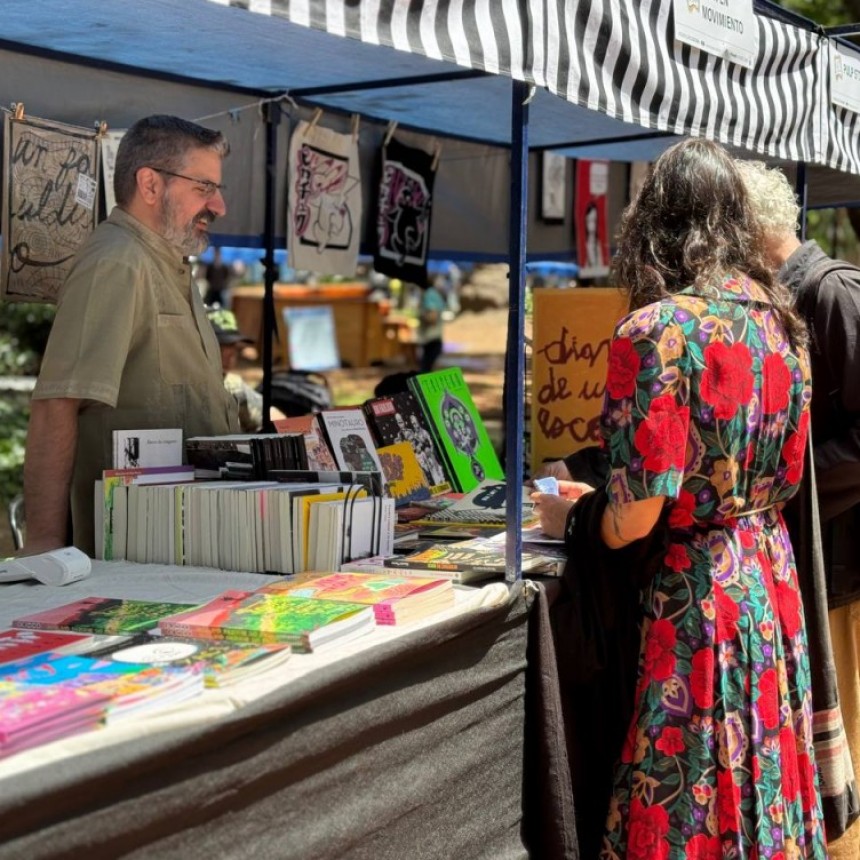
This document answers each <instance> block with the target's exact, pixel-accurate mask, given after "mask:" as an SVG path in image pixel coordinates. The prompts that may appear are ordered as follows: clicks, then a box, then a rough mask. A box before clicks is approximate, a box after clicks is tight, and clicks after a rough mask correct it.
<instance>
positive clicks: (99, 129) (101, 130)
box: [93, 119, 108, 137]
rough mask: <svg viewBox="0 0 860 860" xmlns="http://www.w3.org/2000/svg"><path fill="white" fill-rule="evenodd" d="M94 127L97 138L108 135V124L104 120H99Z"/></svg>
mask: <svg viewBox="0 0 860 860" xmlns="http://www.w3.org/2000/svg"><path fill="white" fill-rule="evenodd" d="M93 127H94V128H95V130H96V137H104V136H105V135H106V134H107V130H108V124H107V123H106V122H105V121H104V120H103V119H97V120H96V121H95V122H94V123H93Z"/></svg>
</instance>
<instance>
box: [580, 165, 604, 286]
mask: <svg viewBox="0 0 860 860" xmlns="http://www.w3.org/2000/svg"><path fill="white" fill-rule="evenodd" d="M608 188H609V162H608V161H584V160H583V161H577V163H576V211H575V213H574V221H575V227H576V254H577V263H579V277H581V278H600V277H603V276H605V275H607V274H609V230H608V227H607V221H606V192H607V190H608Z"/></svg>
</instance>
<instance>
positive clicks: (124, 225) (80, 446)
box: [24, 115, 238, 555]
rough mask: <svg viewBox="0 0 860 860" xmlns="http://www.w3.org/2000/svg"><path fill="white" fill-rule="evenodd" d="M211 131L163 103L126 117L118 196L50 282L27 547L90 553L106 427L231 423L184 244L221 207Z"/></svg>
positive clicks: (33, 422)
mask: <svg viewBox="0 0 860 860" xmlns="http://www.w3.org/2000/svg"><path fill="white" fill-rule="evenodd" d="M228 151H229V146H228V144H227V141H226V140H225V139H224V137H223V136H222V135H221V133H220V132H217V131H212V130H210V129H206V128H203V127H202V126H199V125H196V124H194V123H192V122H188V121H186V120H183V119H180V118H178V117H173V116H161V115H157V116H150V117H146V118H144V119H141V120H139V121H138V122H136V123H135V124H134V125H133V126H132V127H131V128H130V129H129V130H128V131H127V132H126V134H125V135H124V136H123V138H122V141H121V143H120V146H119V149H118V151H117V158H116V170H115V175H114V191H115V193H116V201H117V206H116V208H115V209H114V210H113V211H112V212H111V213H110V216H109V217H108V218H107V220H105V221H104V222H102V223H101V224H100V225H99V226H98V227H97V228H96V230H95V231H94V233H93V234H92V236H91V237H90V238H89V239H88V240H87V242H86V243H85V244H84V245H83V246H82V247H81V249H80V251H79V252H78V254H77V255H76V257H75V260H74V262H73V265H72V267H71V269H70V271H69V275H68V277H67V278H66V281H65V284H64V285H63V289H62V292H61V294H60V299H59V305H58V308H57V315H56V318H55V320H54V325H53V328H52V330H51V335H50V338H49V340H48V345H47V349H46V351H45V357H44V360H43V362H42V367H41V371H40V374H39V380H38V382H37V384H36V388H35V391H34V393H33V401H32V406H31V414H30V424H29V428H28V433H27V452H26V458H25V463H24V504H25V509H26V511H27V535H26V543H25V548H24V552H25V553H28V554H29V553H38V552H45V551H47V550H49V549H54V548H57V547H60V546H64V545H66V544H67V543H68V542H69V540H68V523H69V511H70V509H71V524H72V534H73V542H74V544H75V546H77V547H78V548H79V549H82V550H83V551H84V552H87V553H88V554H90V555H92V554H93V552H94V531H93V528H94V524H93V523H94V520H93V511H94V499H93V485H94V481H95V480H96V479H98V478H100V477H101V472H102V470H103V469H107V468H111V466H112V451H113V444H112V442H113V431H114V430H121V429H143V428H160V427H179V428H181V429H182V430H183V433H184V436H185V438H188V437H189V436H204V435H217V434H223V433H234V432H238V418H237V411H236V404H235V401H234V400H233V398H232V397H231V396H230V395H229V394H228V393H227V392H226V391H225V389H224V385H223V383H222V378H221V376H222V374H221V357H220V350H219V347H218V341H217V340H216V338H215V334H214V332H213V330H212V326H211V325H210V323H209V321H208V319H207V318H206V313H205V310H204V307H203V301H202V299H201V297H200V294H199V292H198V290H197V288H196V287H195V285H194V283H193V280H192V276H191V265H190V263H189V262H188V259H187V258H188V257H190V256H193V255H197V254H200V253H201V252H202V251H203V250H204V249H205V248H206V246H207V245H208V243H209V234H208V227H209V224H210V223H211V222H212V221H214V220H215V218H217V217H219V216H222V215H224V214H225V213H226V211H227V208H226V205H225V203H224V198H223V196H222V191H223V186H222V185H221V163H222V160H223V158H224V157H225V156H226V155H227V153H228Z"/></svg>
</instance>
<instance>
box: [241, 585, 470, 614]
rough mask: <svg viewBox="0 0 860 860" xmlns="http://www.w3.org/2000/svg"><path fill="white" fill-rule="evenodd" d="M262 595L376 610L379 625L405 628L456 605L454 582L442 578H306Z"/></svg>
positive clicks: (268, 588)
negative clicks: (292, 596)
mask: <svg viewBox="0 0 860 860" xmlns="http://www.w3.org/2000/svg"><path fill="white" fill-rule="evenodd" d="M257 593H262V594H290V595H294V596H297V597H312V598H315V599H317V600H331V601H335V602H338V603H363V604H366V605H368V606H372V607H373V612H374V615H375V616H376V623H377V624H403V623H405V622H408V621H415V620H417V619H419V618H423V617H425V616H426V615H430V614H432V613H433V612H438V611H440V610H442V609H448V608H450V607H452V606H453V605H454V591H453V589H452V587H451V581H450V580H448V579H445V578H440V577H432V576H425V577H414V578H406V577H402V576H397V575H394V574H388V575H386V574H365V573H348V572H342V573H330V574H323V575H319V574H316V575H314V574H304V575H303V576H300V577H297V578H296V580H294V581H292V582H290V581H283V582H273V583H270V584H268V585H264V586H263V587H262V588H260V589H258V590H257Z"/></svg>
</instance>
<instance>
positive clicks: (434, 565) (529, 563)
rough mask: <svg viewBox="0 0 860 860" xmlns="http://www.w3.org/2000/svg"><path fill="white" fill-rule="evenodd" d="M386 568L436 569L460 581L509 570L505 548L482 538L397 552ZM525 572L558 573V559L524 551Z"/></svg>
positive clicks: (400, 570)
mask: <svg viewBox="0 0 860 860" xmlns="http://www.w3.org/2000/svg"><path fill="white" fill-rule="evenodd" d="M383 563H384V565H385V567H386V568H388V569H390V570H392V571H396V572H397V573H398V574H400V575H403V576H409V575H412V574H411V573H409V572H410V571H418V572H421V573H420V575H426V571H429V570H432V571H433V572H434V574H438V575H440V576H450V577H451V579H452V580H453V581H454V582H456V583H469V582H475V581H476V580H480V579H487V578H489V577H492V576H501V575H503V574H504V573H505V565H506V561H505V548H504V546H501V545H489V544H487V543H486V541H483V540H481V539H480V538H477V539H474V540H470V541H461V542H460V543H440V544H436V545H435V546H432V547H430V548H428V549H425V550H422V551H421V552H418V553H414V554H413V555H395V556H390V557H389V558H386V559H385V560H384V562H383ZM521 569H522V571H523V573H539V572H541V573H542V572H544V571H546V572H547V573H551V574H552V575H555V572H556V561H555V559H550V558H546V557H544V556H541V555H537V554H536V553H528V552H524V553H522V567H521Z"/></svg>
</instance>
